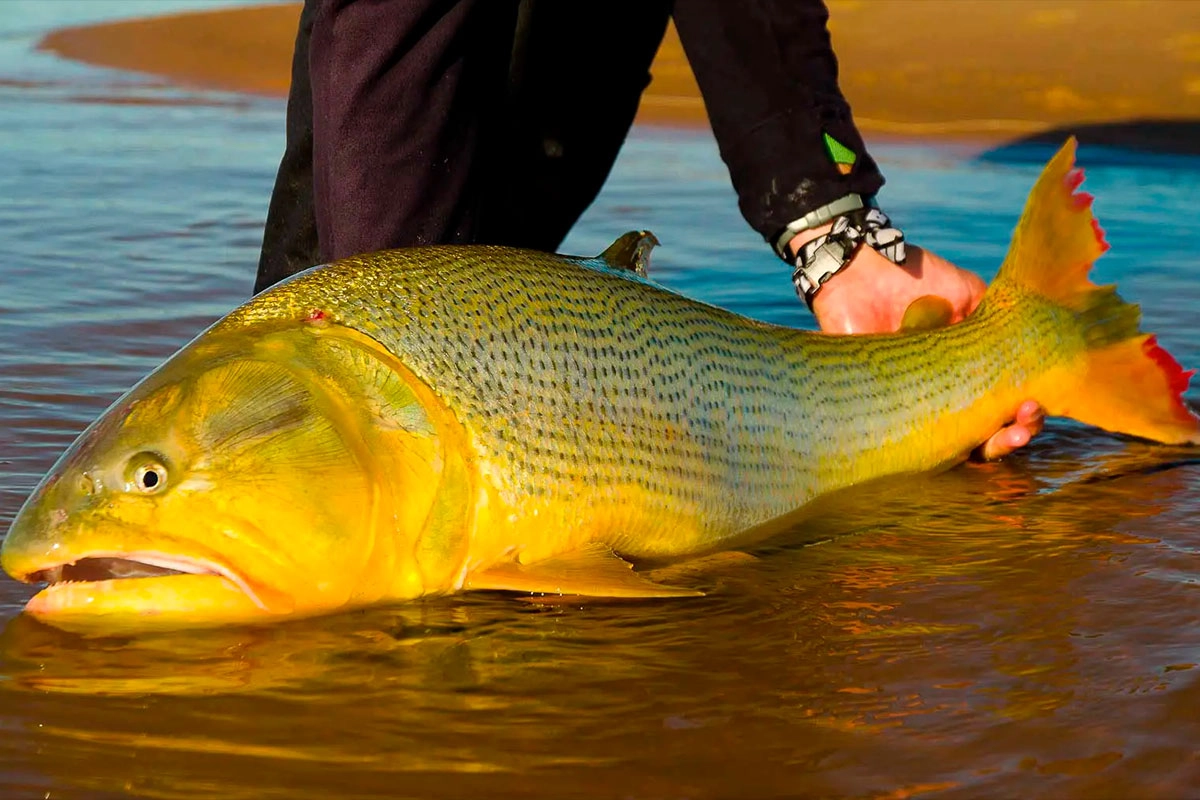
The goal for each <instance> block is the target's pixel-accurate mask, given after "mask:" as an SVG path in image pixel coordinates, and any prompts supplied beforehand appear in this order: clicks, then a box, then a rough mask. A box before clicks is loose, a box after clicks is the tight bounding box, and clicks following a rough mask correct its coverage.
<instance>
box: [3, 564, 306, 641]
mask: <svg viewBox="0 0 1200 800" xmlns="http://www.w3.org/2000/svg"><path fill="white" fill-rule="evenodd" d="M58 552H59V551H57V550H52V552H51V553H50V554H48V557H47V558H44V559H41V560H39V561H27V562H26V564H25V565H24V568H23V569H20V568H18V569H12V568H10V566H9V565H8V564H6V565H5V566H6V568H7V569H9V571H10V574H13V575H14V577H16V578H18V579H19V580H22V581H25V582H27V583H40V582H45V583H47V584H49V585H48V586H46V588H44V589H42V590H41V591H40V592H38V593H37V594H35V595H34V596H33V597H32V598H31V599H30V600H29V602H28V603H27V604H26V606H25V611H26V613H28V614H30V615H31V616H33V617H34V618H36V619H39V620H41V621H43V622H46V623H48V624H51V625H55V626H57V627H66V628H79V627H81V626H82V627H86V626H87V624H88V623H89V622H91V621H99V620H101V619H103V620H105V624H106V625H108V624H109V623H110V622H111V620H112V619H113V618H119V619H121V620H124V621H125V622H126V623H129V624H130V625H132V626H133V627H142V626H148V627H154V626H155V625H157V624H169V625H170V626H172V627H179V626H188V625H203V626H208V625H213V624H227V623H231V622H239V621H247V622H248V621H253V620H255V619H258V618H262V617H267V616H274V615H276V614H279V613H288V612H290V611H291V606H290V604H289V603H287V602H286V600H285V599H284V598H281V597H279V596H278V595H277V594H276V593H274V592H271V591H269V590H264V589H263V588H261V587H258V586H254V585H252V584H251V583H250V582H249V581H247V580H246V579H245V578H244V577H243V576H241V575H239V574H238V573H236V572H235V571H233V570H231V569H229V568H228V567H226V566H225V565H223V564H220V563H217V562H215V561H212V560H207V559H202V558H195V557H191V556H181V555H174V554H168V553H161V552H155V551H118V550H92V551H86V552H83V553H76V554H72V555H71V556H69V557H64V556H59V555H58Z"/></svg>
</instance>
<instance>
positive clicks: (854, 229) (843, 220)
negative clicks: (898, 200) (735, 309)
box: [792, 208, 908, 309]
mask: <svg viewBox="0 0 1200 800" xmlns="http://www.w3.org/2000/svg"><path fill="white" fill-rule="evenodd" d="M863 244H866V245H867V246H868V247H870V248H872V249H873V250H876V251H878V252H879V254H880V255H882V256H883V257H884V258H886V259H888V260H889V261H891V262H893V263H895V264H903V263H904V262H905V260H906V259H907V257H908V253H907V252H906V250H905V246H904V233H903V232H901V231H900V229H899V228H895V227H892V222H891V220H890V219H888V216H887V214H884V213H883V212H882V211H880V210H879V209H878V208H863V209H859V210H856V211H853V212H851V213H849V214H843V215H842V216H840V217H838V218H837V219H836V220H834V223H833V229H832V230H830V232H829V233H827V234H823V235H821V236H818V237H817V238H815V239H813V240H812V241H810V242H807V243H805V244H804V246H802V247H801V248H800V250H799V252H797V253H796V269H795V271H794V272H793V273H792V283H793V284H794V285H795V287H796V293H797V294H798V295H800V296H801V297H802V298H804V302H805V303H806V304H807V305H808V307H809V308H810V309H811V308H812V303H813V298H814V297H815V296H816V294H817V292H818V291H820V289H821V286H823V285H824V284H825V282H826V281H828V280H829V279H830V278H832V277H833V276H834V275H836V274H837V273H839V272H841V271H842V269H844V268H845V266H846V264H848V263H849V262H850V259H851V257H853V255H854V253H855V251H856V250H857V249H858V248H859V246H860V245H863Z"/></svg>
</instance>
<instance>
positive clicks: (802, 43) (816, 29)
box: [674, 0, 883, 244]
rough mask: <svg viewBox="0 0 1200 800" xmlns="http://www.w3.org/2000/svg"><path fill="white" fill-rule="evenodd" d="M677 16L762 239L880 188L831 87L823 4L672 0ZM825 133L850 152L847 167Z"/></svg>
mask: <svg viewBox="0 0 1200 800" xmlns="http://www.w3.org/2000/svg"><path fill="white" fill-rule="evenodd" d="M674 15H675V24H676V27H677V28H678V29H679V35H680V39H681V41H682V43H683V47H684V50H685V52H686V53H687V57H688V61H689V62H690V63H691V65H692V70H693V72H695V75H696V80H697V82H698V83H699V85H700V91H701V93H702V94H703V96H704V102H705V106H706V108H707V109H708V114H709V119H710V120H711V122H712V126H713V132H714V133H715V135H716V137H717V142H718V144H719V145H720V148H721V156H722V158H723V159H724V160H725V163H726V164H727V166H728V167H729V172H730V176H731V178H732V180H733V185H734V188H735V189H736V190H737V193H738V199H739V205H740V207H741V211H742V214H743V215H744V216H745V217H746V220H747V221H748V222H749V223H750V225H751V226H753V227H754V228H755V229H756V230H757V231H758V232H759V233H761V234H762V235H763V237H764V238H765V239H767V240H768V241H770V242H771V243H772V244H774V243H775V239H776V238H777V237H778V236H779V235H780V234H781V233H782V232H783V231H784V228H785V226H787V224H788V223H790V222H792V221H793V220H795V219H798V218H800V217H803V216H804V215H805V214H807V213H808V212H810V211H812V210H813V209H816V208H818V207H820V206H824V205H826V204H828V203H830V202H832V201H834V200H836V199H838V198H840V197H844V196H846V195H847V194H851V193H854V194H860V195H863V196H871V195H874V194H875V193H876V192H877V191H878V190H879V188H880V186H882V185H883V176H882V175H881V174H880V173H879V170H878V168H877V167H876V165H875V162H874V161H873V160H872V159H871V157H870V156H869V155H868V154H867V152H866V148H865V146H864V145H863V142H862V137H861V136H860V135H859V133H858V130H857V128H856V127H855V125H854V121H853V118H852V116H851V113H850V107H849V105H848V104H847V103H846V100H845V98H844V97H843V96H842V93H841V90H840V89H839V87H838V80H837V59H836V58H835V57H834V53H833V47H832V44H831V42H830V38H829V32H828V31H827V30H826V22H827V20H828V12H827V10H826V8H825V5H824V3H822V2H821V1H820V0H754V1H753V2H740V3H729V2H727V0H676V3H675V11H674ZM826 134H828V135H829V136H830V137H832V138H833V139H834V140H836V141H837V142H838V143H840V144H841V145H842V146H844V147H845V148H846V150H847V151H848V152H849V153H853V164H849V165H847V167H848V170H844V169H839V166H838V164H837V163H835V160H834V158H832V157H831V155H830V152H829V150H828V148H827V145H826V141H825V138H824V137H825V135H826ZM843 160H845V158H844V157H843ZM844 171H845V173H846V174H843V172H844Z"/></svg>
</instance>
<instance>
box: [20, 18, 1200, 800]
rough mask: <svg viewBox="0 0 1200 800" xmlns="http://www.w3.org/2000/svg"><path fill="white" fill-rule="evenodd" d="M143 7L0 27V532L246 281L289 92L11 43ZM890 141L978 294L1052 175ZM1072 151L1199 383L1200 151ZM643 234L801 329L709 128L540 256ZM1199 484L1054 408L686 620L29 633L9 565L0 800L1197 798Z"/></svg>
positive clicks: (428, 619)
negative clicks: (1032, 436) (1030, 433)
mask: <svg viewBox="0 0 1200 800" xmlns="http://www.w3.org/2000/svg"><path fill="white" fill-rule="evenodd" d="M146 5H147V4H145V3H143V4H141V6H138V5H137V4H135V3H128V2H123V3H117V4H107V5H106V4H103V3H91V2H79V3H52V4H49V3H35V2H29V3H6V4H5V12H6V14H5V16H4V17H3V18H0V156H2V158H0V257H2V261H0V530H3V529H4V528H5V527H6V526H7V524H8V522H9V521H11V519H12V517H13V515H14V514H15V512H16V510H17V508H18V507H19V505H20V503H21V501H22V500H23V498H24V496H25V495H26V494H27V493H28V492H29V490H30V489H31V488H32V486H33V485H34V483H35V482H36V480H37V479H38V477H40V475H41V474H42V473H43V472H44V471H45V470H46V469H47V468H48V467H49V466H50V464H51V463H52V461H53V460H54V458H55V457H56V456H57V455H58V453H59V452H60V451H61V450H62V448H63V447H65V446H66V445H67V444H68V443H69V442H70V441H71V439H72V438H73V437H74V436H75V435H76V434H77V433H78V432H79V431H80V430H81V429H82V428H83V427H84V425H86V424H87V423H88V422H89V421H90V420H91V419H92V418H93V417H94V416H95V415H96V414H97V413H98V412H99V411H100V410H102V409H103V408H104V407H105V406H106V405H107V404H108V403H109V402H110V401H111V400H112V399H113V398H114V397H115V396H116V395H118V394H119V393H120V392H122V391H123V390H125V389H126V388H128V387H129V386H130V385H131V384H132V383H133V382H134V381H135V380H137V379H138V378H139V377H141V376H142V375H143V374H145V373H146V372H147V371H149V370H150V369H152V368H153V367H154V366H156V365H157V364H158V363H159V362H160V361H161V360H162V359H163V358H164V357H165V356H167V355H168V354H169V353H170V352H172V351H173V350H174V349H175V348H176V347H178V346H179V345H180V344H182V343H183V342H185V341H186V340H187V339H189V338H190V337H191V336H192V335H193V334H195V333H196V332H197V331H198V330H199V329H200V328H201V327H203V326H204V325H206V324H207V323H208V322H210V321H211V320H213V319H215V318H216V317H218V316H219V315H221V314H222V313H224V312H225V311H227V310H228V309H230V308H231V307H232V306H234V305H235V304H236V303H238V302H240V301H241V300H243V299H244V298H245V297H246V296H247V294H248V292H249V290H250V287H251V284H252V282H253V272H254V264H255V263H256V259H257V247H258V244H259V237H260V229H261V224H262V219H263V216H264V214H265V209H266V203H267V198H268V193H269V191H270V186H271V182H272V179H273V172H274V168H275V164H276V159H277V158H278V154H279V151H280V148H281V145H282V139H281V135H282V134H281V131H282V114H283V108H282V104H281V103H278V102H273V101H266V100H256V99H252V100H247V99H244V98H238V97H233V96H229V95H219V94H216V95H214V94H195V93H181V92H179V91H177V90H174V89H170V88H169V87H164V86H161V85H159V84H158V83H157V82H155V81H154V80H152V79H146V78H144V77H140V76H131V75H127V74H120V73H111V72H106V71H103V70H94V69H88V68H84V67H80V66H76V65H71V64H65V63H63V62H60V61H57V60H55V59H53V58H51V57H49V56H45V55H38V54H33V53H31V52H30V47H31V45H32V43H33V41H35V40H36V37H37V35H38V34H39V33H40V32H41V31H43V30H45V29H46V28H47V27H48V26H51V25H55V24H61V23H67V22H76V21H81V20H85V19H92V18H98V17H104V16H106V15H113V14H115V13H126V12H129V11H138V10H140V9H144V8H145V7H146ZM154 7H155V8H161V7H163V6H162V5H160V4H158V3H155V4H154ZM113 98H120V99H124V100H129V99H134V100H137V101H138V102H136V103H131V102H121V103H114V102H111V100H112V99H113ZM876 152H877V155H878V156H879V157H880V159H881V161H882V162H883V163H884V165H885V169H886V171H887V173H888V175H889V176H890V179H891V185H890V187H889V189H888V190H887V193H886V194H885V197H884V201H885V204H886V206H887V208H888V209H889V210H891V211H892V212H893V214H894V216H895V217H896V218H897V219H898V220H901V221H903V222H904V223H905V226H906V228H907V229H908V232H909V234H910V236H911V238H912V239H913V240H915V241H919V242H921V243H924V244H926V245H927V246H930V247H933V248H935V249H937V250H939V251H941V252H942V253H944V254H946V255H948V256H950V257H952V258H953V259H955V260H956V261H958V262H959V263H961V264H963V265H965V266H969V267H972V268H975V269H978V270H979V271H981V272H983V273H984V274H985V275H988V276H989V277H990V275H991V274H993V273H994V269H995V266H996V265H997V264H998V263H999V261H1000V259H1001V257H1002V255H1003V252H1004V248H1005V244H1006V239H1007V236H1008V232H1009V230H1010V229H1011V226H1012V224H1013V222H1014V221H1015V218H1016V215H1017V213H1018V211H1019V209H1020V204H1021V202H1022V200H1023V198H1024V193H1025V192H1026V191H1027V189H1028V187H1029V185H1030V184H1031V182H1032V180H1033V178H1034V176H1035V175H1036V173H1037V170H1038V168H1039V166H1040V162H1041V161H1042V160H1043V159H1044V157H1045V156H1047V155H1049V152H1048V151H1043V150H1037V149H1022V150H1018V151H1008V152H1005V153H1004V154H1003V157H996V158H989V159H986V160H983V159H979V158H977V157H976V155H977V154H975V153H973V152H972V151H970V150H968V149H964V148H955V147H917V146H898V145H892V146H883V147H879V148H877V151H876ZM1082 159H1083V162H1084V163H1085V164H1086V165H1090V166H1092V168H1091V169H1090V170H1089V180H1088V184H1087V188H1088V189H1089V190H1090V191H1092V192H1093V193H1095V194H1096V195H1097V196H1098V198H1099V199H1098V201H1097V210H1098V213H1099V215H1100V216H1101V219H1102V221H1103V222H1104V224H1105V226H1106V228H1107V230H1108V233H1109V239H1110V241H1111V243H1112V245H1113V250H1112V252H1110V254H1109V255H1107V256H1106V257H1105V258H1104V259H1103V260H1102V261H1101V263H1100V265H1099V266H1098V268H1097V273H1098V279H1099V280H1100V281H1109V280H1117V279H1119V280H1120V282H1121V286H1122V289H1123V291H1124V293H1125V294H1126V295H1127V296H1130V297H1134V298H1136V299H1138V300H1140V301H1141V302H1143V303H1144V306H1145V310H1146V317H1147V325H1148V327H1149V328H1151V329H1155V330H1158V331H1159V332H1160V334H1161V340H1162V341H1163V343H1164V344H1165V345H1166V346H1168V347H1169V348H1170V349H1171V350H1172V351H1173V352H1174V353H1175V354H1176V356H1177V357H1179V358H1180V359H1181V360H1182V361H1183V362H1184V363H1188V364H1192V365H1196V364H1200V323H1197V322H1196V319H1195V316H1194V313H1193V309H1194V308H1195V304H1196V299H1197V296H1198V294H1200V292H1197V289H1196V287H1197V280H1198V279H1200V270H1198V266H1200V264H1198V263H1197V256H1196V255H1195V249H1194V247H1193V246H1192V241H1191V239H1192V238H1193V237H1194V233H1195V228H1194V224H1192V223H1191V222H1190V220H1191V219H1192V218H1193V216H1194V213H1193V197H1194V186H1195V185H1196V181H1197V178H1198V177H1200V161H1197V160H1196V159H1191V160H1188V159H1184V158H1176V157H1169V156H1161V155H1156V156H1142V155H1137V154H1131V153H1118V152H1115V151H1114V152H1105V151H1101V150H1097V149H1089V150H1085V151H1084V152H1083V153H1082ZM1189 225H1191V227H1190V228H1189V227H1188V226H1189ZM634 227H649V228H651V229H653V230H655V231H656V232H657V233H658V235H659V237H660V238H661V239H662V241H663V242H664V246H663V248H662V249H661V250H660V251H658V252H656V254H655V259H654V263H653V265H652V269H653V271H654V272H655V273H656V275H657V277H658V278H659V279H660V280H662V281H663V282H665V283H667V284H668V285H670V286H672V287H674V288H676V289H678V290H680V291H683V292H685V293H687V294H690V295H693V296H697V297H700V298H703V299H706V300H710V301H713V302H717V303H720V304H722V305H725V306H728V307H731V308H733V309H735V310H737V311H740V312H743V313H747V314H752V315H754V316H758V317H761V318H764V319H768V320H771V321H775V322H785V323H790V324H805V325H810V324H811V320H810V318H808V317H807V314H806V312H804V311H803V310H802V308H801V307H800V306H799V305H798V304H797V303H796V301H795V300H794V299H793V297H792V296H791V294H790V292H791V290H790V286H789V284H788V280H787V277H788V276H787V272H786V270H785V269H783V268H782V267H781V266H780V265H779V264H778V263H777V262H776V261H774V260H773V258H772V257H770V255H769V254H768V253H767V252H766V250H765V248H764V247H763V246H762V245H761V243H760V242H758V241H757V240H756V237H755V235H754V234H753V233H751V232H749V231H748V229H747V228H746V227H745V225H744V223H742V222H741V220H740V218H739V217H738V216H737V214H736V209H735V205H734V201H733V197H732V193H731V192H730V190H729V188H728V185H727V179H726V176H725V172H724V168H723V166H722V165H721V163H720V161H719V160H718V158H717V156H716V153H715V148H714V146H713V144H712V141H711V140H710V139H709V138H708V137H707V136H706V135H701V134H693V133H680V132H667V131H653V130H643V131H639V132H638V133H637V134H636V135H635V136H634V138H633V139H632V141H631V142H630V143H629V146H628V147H627V149H626V152H625V153H624V155H623V156H622V160H621V162H620V163H619V165H618V167H617V169H616V171H615V173H614V175H613V177H612V180H611V182H610V184H609V186H608V187H607V189H606V190H605V193H604V195H603V196H602V198H601V199H600V201H599V202H598V204H597V206H596V207H595V208H594V209H592V211H591V212H589V214H588V216H587V217H586V219H585V220H584V221H583V222H581V224H580V226H579V228H578V230H577V231H576V232H575V233H573V234H572V237H571V239H570V241H569V242H568V245H567V247H566V249H567V250H570V251H574V252H583V253H592V252H596V251H598V250H600V249H601V248H602V247H603V246H604V245H606V244H607V243H608V242H609V241H610V240H611V239H612V238H613V237H614V236H616V235H617V234H618V233H620V232H622V231H624V230H626V229H630V228H634ZM1198 482H1200V453H1195V452H1190V451H1187V450H1182V449H1172V448H1161V447H1151V446H1149V445H1145V444H1141V443H1137V442H1133V441H1130V440H1125V439H1120V438H1115V437H1112V436H1108V435H1104V434H1100V433H1097V432H1094V431H1090V430H1085V429H1083V428H1081V427H1078V426H1074V425H1071V424H1066V423H1062V424H1052V425H1051V426H1050V428H1049V431H1048V433H1047V434H1045V435H1043V436H1042V437H1040V438H1039V439H1038V440H1037V441H1036V442H1035V443H1034V444H1033V445H1032V446H1030V447H1029V448H1027V449H1026V450H1024V451H1023V452H1022V453H1021V454H1020V455H1019V456H1016V457H1013V458H1011V459H1009V460H1007V461H1005V462H1003V463H1000V464H987V465H976V464H973V465H966V466H963V467H960V468H957V469H955V470H953V471H951V472H949V473H946V474H942V475H937V476H929V477H919V478H913V479H906V480H898V481H893V482H891V483H888V484H885V485H880V486H875V487H872V488H870V489H869V490H863V491H859V492H856V493H851V494H849V495H847V496H844V497H842V498H838V499H837V500H836V501H834V502H832V503H831V504H830V506H829V507H828V508H827V509H826V510H825V513H824V514H823V515H822V516H821V517H820V518H819V519H817V520H814V521H812V522H810V523H809V524H807V525H806V526H804V527H803V528H802V529H801V530H798V531H797V533H796V536H795V537H792V538H791V539H788V540H785V541H782V542H780V543H778V544H776V545H773V546H771V547H768V548H764V549H762V550H760V551H756V556H757V558H756V559H754V560H749V559H746V560H733V559H731V560H729V561H726V562H722V563H720V564H718V565H717V566H715V567H713V568H711V569H710V570H708V571H707V572H704V573H702V574H699V575H695V576H692V578H691V580H692V581H693V582H694V583H695V584H696V585H699V586H701V587H703V588H705V589H707V590H708V591H709V594H708V596H707V597H705V598H702V599H698V600H694V601H691V600H689V601H679V602H620V603H616V602H584V603H579V602H576V603H569V604H558V605H531V604H529V603H525V602H521V601H518V600H514V599H512V598H510V597H505V596H498V595H483V594H481V595H474V596H465V597H456V598H448V599H440V600H436V601H430V602H425V603H414V604H411V605H408V606H404V607H397V608H385V609H376V610H371V611H366V612H359V613H353V614H345V615H341V616H336V617H329V618H325V619H318V620H310V621H306V622H301V623H295V624H288V625H281V626H278V627H275V628H270V629H231V630H224V631H214V632H208V633H201V634H196V633H192V634H188V635H186V636H160V637H153V638H139V639H129V638H126V639H119V640H90V641H89V640H84V639H80V638H78V637H74V636H71V635H67V634H62V633H58V632H56V631H54V630H51V629H48V628H44V627H42V626H39V625H37V624H36V623H32V622H31V621H29V620H27V619H25V618H23V617H20V616H19V610H20V607H21V605H22V604H23V603H24V601H25V600H26V599H28V597H29V596H30V595H31V594H32V590H31V589H30V588H28V587H26V586H23V585H20V584H17V583H14V582H12V581H8V580H6V579H0V625H3V626H4V630H3V633H2V634H0V795H2V796H6V797H7V796H13V797H24V796H38V797H41V796H48V797H109V796H124V795H135V796H143V797H162V798H175V797H196V796H221V797H228V798H243V797H244V798H276V797H278V798H301V797H330V796H337V797H351V796H354V797H359V796H361V797H371V796H378V797H405V796H412V797H448V798H449V797H481V796H488V797H547V798H563V797H617V796H620V797H638V798H658V797H670V798H676V797H679V798H682V797H688V798H700V797H729V796H739V797H773V796H800V795H810V796H830V797H905V796H911V795H917V794H922V793H925V794H933V795H939V796H945V797H967V796H1032V797H1055V798H1058V797H1089V798H1090V797H1100V796H1111V797H1135V796H1136V797H1146V796H1164V797H1176V796H1182V795H1185V794H1191V793H1193V791H1194V790H1193V787H1194V786H1195V785H1196V784H1197V782H1198V781H1200V761H1197V759H1196V756H1195V749H1194V742H1195V741H1196V738H1197V735H1198V734H1200V722H1197V720H1198V719H1200V670H1198V669H1197V665H1198V664H1200V644H1198V642H1200V620H1198V618H1197V617H1198V615H1197V613H1196V610H1197V609H1198V608H1200V587H1198V581H1200V561H1198V560H1197V553H1198V552H1200V530H1198V528H1197V524H1196V522H1195V518H1196V513H1197V510H1198V509H1197V507H1198V505H1200V503H1198V501H1197V499H1196V497H1197V495H1196V488H1197V484H1198ZM811 542H820V544H819V545H817V546H805V545H806V543H811Z"/></svg>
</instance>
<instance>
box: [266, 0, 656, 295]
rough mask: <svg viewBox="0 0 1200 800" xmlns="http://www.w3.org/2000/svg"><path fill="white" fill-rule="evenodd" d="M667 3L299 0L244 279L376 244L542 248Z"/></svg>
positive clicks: (600, 153) (615, 144)
mask: <svg viewBox="0 0 1200 800" xmlns="http://www.w3.org/2000/svg"><path fill="white" fill-rule="evenodd" d="M670 5H671V4H670V0H608V1H607V2H605V0H572V2H562V0H523V2H519V3H518V2H516V0H508V1H506V0H443V1H442V2H437V1H436V0H424V1H423V2H415V1H414V0H406V1H405V2H398V1H393V2H382V1H375V2H372V0H307V2H306V3H305V6H304V9H303V12H302V14H301V21H300V28H299V32H298V35H297V41H296V51H295V58H294V60H293V65H292V88H291V92H290V94H289V99H288V117H287V146H286V149H285V152H284V156H283V159H282V162H281V164H280V169H279V174H278V177H277V179H276V183H275V189H274V192H273V194H272V198H271V205H270V209H269V211H268V217H267V224H266V227H265V230H264V239H263V248H262V254H261V257H260V261H259V270H258V278H257V281H256V284H255V291H256V292H257V291H261V290H262V289H265V288H267V287H268V286H270V285H272V284H273V283H275V282H277V281H279V280H281V279H283V278H285V277H287V276H289V275H292V274H294V273H296V272H298V271H300V270H303V269H305V268H307V267H309V266H312V265H313V264H316V263H322V262H327V261H331V260H334V259H337V258H342V257H345V256H349V255H354V254H357V253H363V252H370V251H373V250H381V249H386V248H391V247H406V246H413V245H422V244H438V243H489V244H506V245H512V246H518V247H533V248H537V249H542V250H553V249H556V248H557V247H558V246H559V244H561V242H562V240H563V238H564V237H565V236H566V234H567V232H568V231H569V230H570V228H571V226H572V225H574V223H575V221H576V220H577V219H578V218H579V216H580V215H581V214H582V213H583V211H584V210H585V209H586V208H587V206H588V205H590V203H591V202H592V200H594V199H595V196H596V194H597V193H598V192H599V190H600V188H601V186H602V185H603V183H604V180H605V178H606V177H607V176H608V173H609V171H610V169H611V167H612V164H613V161H614V160H615V159H616V155H617V153H618V151H619V149H620V146H621V144H622V142H623V141H624V139H625V136H626V134H627V133H628V130H629V127H630V125H631V124H632V122H633V117H634V114H635V113H636V110H637V104H638V101H639V99H640V97H641V93H642V91H643V90H644V89H645V87H646V86H647V84H648V83H649V66H650V62H651V61H652V59H653V57H654V53H655V52H656V50H657V48H658V45H659V43H660V42H661V40H662V36H663V33H664V31H665V29H666V24H667V19H668V17H669V14H670Z"/></svg>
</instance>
